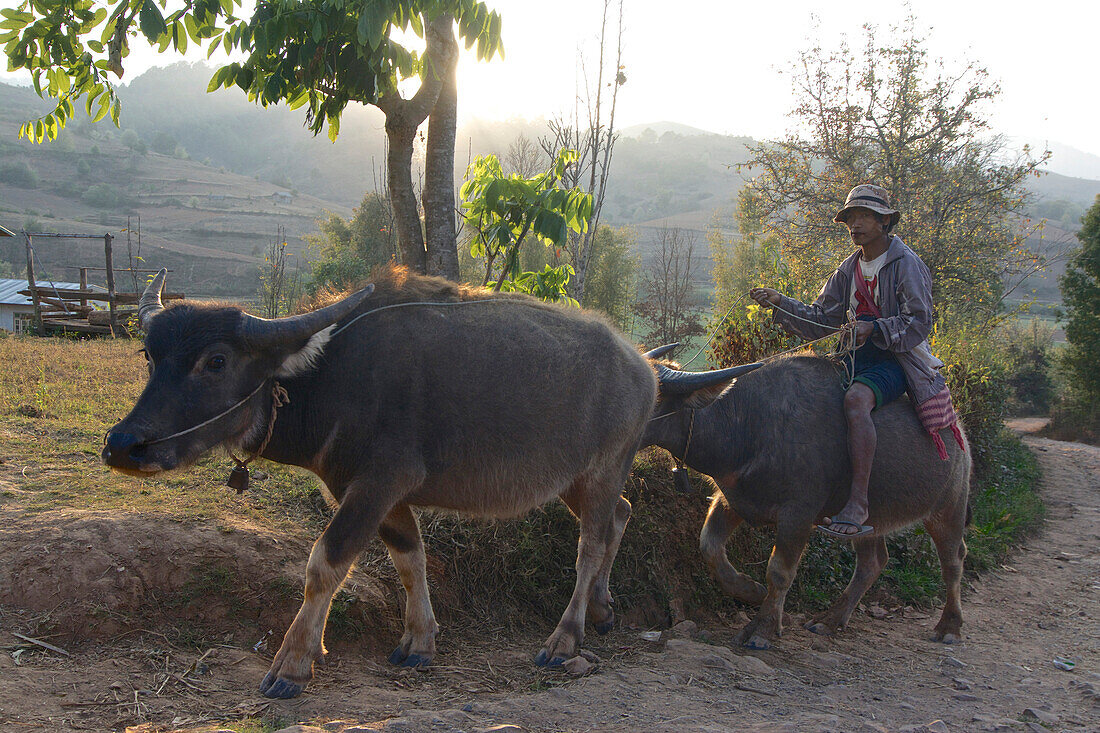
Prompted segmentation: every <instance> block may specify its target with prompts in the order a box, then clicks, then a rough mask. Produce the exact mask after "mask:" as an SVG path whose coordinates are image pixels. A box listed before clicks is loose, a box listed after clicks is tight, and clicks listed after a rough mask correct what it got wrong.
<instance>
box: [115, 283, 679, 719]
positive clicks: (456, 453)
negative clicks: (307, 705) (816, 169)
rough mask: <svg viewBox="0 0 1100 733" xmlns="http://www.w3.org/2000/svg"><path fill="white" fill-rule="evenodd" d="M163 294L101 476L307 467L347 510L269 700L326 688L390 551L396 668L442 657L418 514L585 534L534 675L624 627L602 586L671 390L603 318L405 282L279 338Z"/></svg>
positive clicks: (218, 309) (145, 322)
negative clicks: (639, 456) (363, 581)
mask: <svg viewBox="0 0 1100 733" xmlns="http://www.w3.org/2000/svg"><path fill="white" fill-rule="evenodd" d="M163 283H164V273H163V271H162V272H161V274H160V275H159V276H158V277H157V278H156V279H155V280H154V281H153V282H152V283H151V284H150V286H149V288H147V289H146V292H145V294H144V295H143V297H142V299H141V304H140V306H139V318H140V320H141V322H142V326H143V328H144V330H145V331H146V339H145V351H146V354H147V356H148V359H149V367H150V377H149V382H148V384H147V385H146V387H145V390H144V391H143V392H142V394H141V396H140V397H139V398H138V401H137V404H136V405H135V406H134V408H133V410H132V411H131V412H130V414H129V415H128V416H126V417H125V418H124V419H123V420H122V421H121V422H119V423H118V424H117V425H115V426H114V427H113V428H112V429H111V431H110V433H109V434H108V436H107V438H106V445H105V448H104V450H103V459H104V461H105V462H106V463H107V464H108V465H109V466H111V467H112V468H114V469H117V470H119V471H122V472H124V473H128V474H132V475H137V476H151V475H154V474H158V473H160V472H161V471H166V470H170V469H174V468H180V467H185V466H187V465H189V464H191V463H193V462H194V461H195V460H196V459H197V458H198V457H199V456H200V455H201V454H202V453H204V452H205V451H208V450H210V449H211V448H214V447H217V446H224V447H228V448H230V449H237V450H242V451H245V452H252V453H253V454H256V453H259V454H260V455H262V456H263V457H264V458H267V459H269V460H272V461H276V462H279V463H286V464H292V465H297V466H303V467H305V468H308V469H309V470H311V471H313V472H314V473H316V474H317V475H318V476H319V477H320V478H321V480H322V481H323V483H324V484H325V486H326V487H327V489H328V491H329V492H330V493H331V495H332V497H333V498H334V499H335V500H336V501H337V502H338V503H339V508H338V509H337V511H336V514H335V516H334V517H333V519H332V522H331V523H330V524H329V526H328V527H327V528H326V529H325V531H324V532H323V533H322V534H321V536H320V538H319V539H318V540H317V542H316V543H315V544H314V546H313V550H312V552H311V553H310V556H309V563H308V565H307V568H306V582H305V599H304V601H303V603H302V607H301V610H300V611H299V612H298V615H297V616H296V617H295V619H294V622H293V623H292V624H291V626H290V629H289V630H288V631H287V633H286V636H285V637H284V639H283V643H282V646H281V647H280V648H279V652H278V653H277V654H276V655H275V659H274V662H273V663H272V665H271V669H270V671H269V672H268V673H267V676H266V677H265V678H264V680H263V682H262V683H261V685H260V690H261V691H262V692H263V694H264V695H266V696H268V697H293V696H295V695H298V694H299V693H300V692H301V691H302V689H303V687H304V686H305V684H306V683H307V682H308V681H309V680H310V679H311V678H312V674H313V672H312V667H313V662H314V660H317V659H319V658H320V657H321V656H322V655H323V654H324V627H325V621H326V618H327V616H328V610H329V605H330V602H331V600H332V596H333V593H335V592H336V590H337V588H338V587H339V586H340V584H341V583H342V582H343V581H344V578H345V577H346V575H347V573H348V571H349V569H350V567H351V564H352V563H353V562H354V560H355V559H356V557H357V556H358V555H359V553H360V552H361V551H362V550H363V548H364V547H365V546H366V545H367V543H368V542H369V541H370V540H371V538H373V537H374V536H375V535H376V534H377V535H378V536H379V537H380V538H381V539H382V541H383V542H384V543H385V544H386V547H387V548H388V550H389V553H390V556H391V558H392V559H393V563H394V565H395V566H396V568H397V571H398V574H399V575H400V577H401V582H402V585H403V586H404V588H405V591H406V594H407V603H406V608H405V633H404V635H403V636H402V637H401V641H400V644H399V645H398V647H397V648H396V649H395V650H394V652H393V653H392V654H391V655H390V661H391V662H393V663H395V664H402V665H406V666H419V665H424V664H427V663H428V662H429V661H430V660H431V659H432V657H433V655H434V654H435V634H436V632H437V631H438V628H439V627H438V625H437V624H436V620H435V615H434V613H433V611H432V606H431V601H430V600H429V597H428V585H427V579H426V576H425V555H424V545H423V542H422V540H421V536H420V531H419V528H418V526H417V520H416V517H415V515H414V514H413V512H412V510H411V509H410V507H411V506H421V507H437V508H441V509H445V510H453V511H457V512H462V513H467V514H476V515H482V516H495V517H502V516H516V515H519V514H521V513H523V512H525V511H527V510H529V509H531V508H533V507H536V506H538V505H540V504H542V503H545V502H546V501H549V500H550V499H552V498H554V497H561V499H562V500H563V501H564V502H565V503H566V505H567V506H568V507H569V508H570V510H571V511H572V512H573V513H574V514H575V515H576V516H577V517H578V519H579V521H580V541H579V546H578V554H577V583H576V588H575V589H574V592H573V596H572V598H571V600H570V602H569V604H568V606H567V607H566V609H565V612H564V614H563V615H562V618H561V621H560V623H559V624H558V626H557V628H556V629H555V630H554V632H553V633H552V634H551V635H550V637H549V638H548V639H547V640H546V643H545V645H544V646H543V648H542V650H541V651H540V652H539V653H538V656H537V657H536V662H537V663H540V664H547V663H549V664H555V663H560V662H562V661H564V659H566V658H568V657H571V656H573V655H574V654H576V653H577V650H578V646H579V644H580V642H581V639H582V637H583V630H584V624H585V613H586V609H587V610H588V611H589V613H590V617H591V619H592V621H593V622H594V624H595V625H596V628H597V631H606V630H607V629H608V628H610V625H611V623H612V620H613V618H614V614H613V611H612V609H611V606H610V603H611V594H610V592H609V590H608V576H609V574H610V572H611V565H612V562H613V561H614V559H615V553H616V551H617V550H618V546H619V540H620V538H621V537H622V533H623V529H624V528H625V526H626V523H627V520H628V519H629V517H630V512H631V509H630V503H629V502H627V501H626V499H624V498H622V496H621V491H622V487H623V483H624V481H625V480H626V478H627V475H628V473H629V471H630V465H631V460H632V458H633V456H634V453H635V451H636V450H637V449H638V446H639V443H640V441H641V437H642V432H643V430H644V428H645V425H646V422H647V420H648V419H649V417H650V415H651V412H652V410H653V407H654V404H655V402H656V396H657V379H656V376H655V374H654V369H653V367H652V366H651V365H650V364H649V363H648V362H647V361H646V360H645V359H644V358H643V357H642V355H641V354H639V353H638V351H637V349H636V348H635V347H634V346H632V345H631V344H630V343H629V342H628V341H627V340H626V339H625V338H624V337H623V336H621V335H620V334H619V333H617V332H616V331H615V330H614V329H613V328H612V327H610V326H609V325H608V324H607V323H606V322H605V321H603V320H602V319H601V318H600V317H598V316H595V315H593V314H590V313H586V312H583V311H581V310H578V309H571V308H565V307H558V306H555V305H550V304H546V303H543V302H541V301H538V300H535V299H533V298H530V297H527V296H523V295H507V294H493V293H489V292H488V291H484V290H480V289H470V288H467V287H462V286H457V285H455V284H453V283H449V282H447V281H444V280H440V279H436V278H424V277H419V276H414V275H410V274H409V273H408V272H407V271H406V270H404V269H402V268H397V267H389V268H385V269H383V270H381V271H378V272H376V273H375V277H374V282H373V284H372V286H370V287H367V288H365V289H363V290H361V291H359V292H358V293H355V294H353V295H350V296H348V297H346V298H344V299H343V300H340V301H339V302H336V303H333V304H331V305H328V306H326V307H324V308H321V309H319V310H315V311H313V312H311V313H306V314H303V315H300V316H293V317H288V318H283V319H278V320H270V321H269V320H264V319H260V318H256V317H253V316H250V315H248V314H245V313H243V312H242V311H241V310H240V309H239V308H235V307H224V306H211V305H198V304H191V303H185V304H180V305H175V306H173V307H170V308H167V309H165V308H163V307H162V305H161V302H160V293H161V291H162V289H163ZM372 291H373V292H372ZM276 383H277V384H278V387H277V386H276ZM279 387H281V390H280V389H279ZM282 390H285V392H283V391H282ZM273 395H274V396H273Z"/></svg>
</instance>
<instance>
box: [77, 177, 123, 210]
mask: <svg viewBox="0 0 1100 733" xmlns="http://www.w3.org/2000/svg"><path fill="white" fill-rule="evenodd" d="M80 199H81V200H82V201H83V202H84V203H86V204H90V205H92V206H95V207H97V208H100V209H117V208H119V207H120V206H122V205H123V204H125V203H127V199H126V197H125V196H124V195H123V193H122V191H121V190H119V188H118V187H117V186H112V185H111V184H109V183H94V184H92V185H91V186H88V188H87V190H86V191H84V194H83V195H82V196H81V197H80Z"/></svg>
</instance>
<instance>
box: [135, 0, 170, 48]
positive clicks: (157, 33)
mask: <svg viewBox="0 0 1100 733" xmlns="http://www.w3.org/2000/svg"><path fill="white" fill-rule="evenodd" d="M138 27H139V28H141V32H142V34H143V35H144V36H145V37H146V38H147V39H149V41H150V42H155V41H156V40H157V39H158V38H160V37H161V36H162V35H164V34H165V33H167V32H168V26H167V25H166V24H165V22H164V16H163V15H161V13H160V8H158V7H157V4H156V2H154V0H145V2H144V3H142V6H141V11H140V12H139V13H138Z"/></svg>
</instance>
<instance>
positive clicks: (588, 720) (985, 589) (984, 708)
mask: <svg viewBox="0 0 1100 733" xmlns="http://www.w3.org/2000/svg"><path fill="white" fill-rule="evenodd" d="M1026 441H1027V443H1028V445H1029V446H1031V447H1032V449H1033V450H1034V451H1036V455H1037V456H1038V457H1039V460H1040V462H1041V464H1042V467H1043V472H1044V482H1043V494H1044V500H1045V502H1046V505H1047V507H1048V509H1049V517H1048V521H1047V522H1046V524H1045V526H1044V529H1043V531H1042V533H1041V534H1040V535H1039V536H1038V537H1036V538H1035V539H1034V540H1033V541H1031V542H1030V543H1029V545H1028V546H1027V547H1026V548H1024V549H1022V550H1021V551H1020V552H1019V553H1018V554H1017V555H1016V556H1015V558H1014V560H1013V561H1012V565H1011V567H1009V566H1006V567H1004V568H1003V569H1002V570H1001V571H998V572H997V573H993V574H990V575H987V576H986V577H983V578H981V579H980V580H978V581H977V582H975V583H973V584H972V585H971V587H970V588H969V590H968V591H967V592H965V593H964V601H963V612H964V615H965V625H964V627H963V641H962V642H961V643H960V644H957V645H955V646H950V647H948V646H943V645H940V644H936V643H934V642H931V641H928V640H927V637H928V635H929V633H930V631H931V627H932V625H933V624H934V623H935V620H936V617H937V615H936V614H926V613H916V612H913V611H905V610H904V609H892V610H887V609H880V608H877V607H872V608H870V609H867V611H866V612H864V613H857V615H856V616H855V617H854V618H853V620H852V624H851V626H850V627H849V629H848V630H847V631H845V632H844V633H843V634H841V635H839V636H838V637H836V638H823V637H818V636H815V635H813V634H810V633H808V632H805V631H803V630H802V629H801V628H800V626H798V625H797V624H796V625H794V626H793V628H789V630H788V633H787V634H786V635H785V636H784V638H783V639H782V641H781V643H780V644H779V645H778V647H777V648H776V649H775V650H774V651H769V652H755V653H753V654H752V655H751V656H750V655H747V654H742V653H741V652H740V650H737V651H733V650H731V649H730V648H729V647H728V644H729V643H730V639H731V637H732V635H733V633H734V631H735V629H733V628H707V629H692V628H691V624H690V622H689V623H688V624H687V625H686V626H681V627H678V628H677V629H675V630H673V631H672V632H665V635H664V638H663V639H662V640H661V641H660V642H649V641H645V640H642V639H640V638H639V636H638V632H636V631H627V630H623V631H616V632H614V633H612V634H610V635H609V636H607V637H603V638H601V639H593V640H591V643H590V644H589V647H590V648H591V649H592V650H594V651H595V652H596V654H598V655H600V656H601V657H602V660H601V662H600V664H599V665H598V668H597V669H596V670H595V672H594V673H592V674H590V675H588V676H585V677H582V678H580V679H575V680H571V679H567V678H563V677H560V676H554V675H546V674H543V673H539V672H535V671H534V670H532V669H531V666H530V664H529V661H528V654H527V653H528V652H529V651H531V650H532V649H534V648H537V646H538V642H539V639H538V638H537V637H535V636H533V635H532V636H531V638H521V639H517V638H515V637H514V636H511V637H505V636H504V635H501V637H500V638H485V637H484V636H480V637H478V638H475V639H470V640H468V641H466V640H461V634H460V633H456V634H454V635H453V636H452V637H451V638H450V639H448V638H446V637H445V636H444V637H442V638H441V645H440V659H439V660H438V662H439V666H438V667H434V668H433V670H432V671H431V672H428V673H416V672H395V671H393V670H392V669H390V668H388V667H387V666H386V665H385V663H384V660H383V659H382V658H381V656H380V655H371V654H370V653H366V652H364V653H361V654H356V653H347V654H344V655H342V656H341V657H340V658H338V659H337V660H335V663H334V664H331V665H329V666H327V667H326V668H324V669H322V670H321V671H320V672H319V675H318V679H317V680H316V681H315V682H314V683H313V684H312V685H311V687H310V688H309V690H308V691H307V693H306V694H305V695H303V697H301V698H299V699H297V700H293V701H289V702H282V701H279V702H267V701H264V700H263V699H262V698H260V697H259V696H258V695H257V694H256V693H255V692H254V686H255V684H256V682H257V681H258V680H259V679H260V677H261V676H262V674H263V672H264V671H265V667H266V661H265V659H263V658H262V657H261V656H260V655H258V654H253V653H251V652H248V651H242V650H240V649H238V648H232V647H231V646H226V647H218V648H215V649H214V650H213V651H212V652H211V654H209V655H208V656H207V658H206V660H205V661H204V662H203V664H204V665H206V666H207V667H208V668H209V672H208V673H207V674H205V675H201V676H200V675H198V674H195V673H192V674H191V675H190V676H188V675H186V674H183V673H184V672H185V671H186V670H187V669H188V667H189V666H190V664H191V663H192V662H193V661H195V658H196V657H197V656H198V654H192V653H179V652H172V651H170V650H167V651H166V650H162V649H159V648H157V647H156V646H155V644H154V645H152V646H151V645H150V644H151V642H145V643H143V644H141V645H138V646H132V647H130V646H126V645H125V644H124V643H123V642H122V641H119V642H117V643H113V644H112V645H107V646H104V645H97V646H89V647H88V649H86V650H79V651H77V652H76V657H75V658H73V659H62V658H58V657H57V656H56V655H52V654H36V655H30V654H27V655H25V656H26V657H27V658H24V659H21V660H19V661H20V663H19V664H16V661H15V660H13V659H12V656H11V654H10V653H4V654H2V655H0V727H2V728H3V729H4V730H68V729H84V730H123V729H124V728H126V727H127V726H134V725H138V724H141V723H145V726H143V727H140V728H138V729H139V730H149V731H152V730H168V729H187V730H202V731H213V730H219V727H218V725H217V722H218V721H224V720H226V719H227V718H233V717H236V718H238V719H239V718H241V717H243V716H246V715H257V716H259V715H264V716H268V717H269V718H275V719H278V720H281V721H285V722H286V724H289V723H291V722H294V721H311V722H313V723H314V724H318V725H322V724H323V725H325V727H326V728H327V729H328V730H333V731H338V730H345V731H349V733H350V731H362V730H376V729H379V730H388V731H409V732H419V731H448V732H451V733H454V732H455V731H467V732H469V733H473V731H478V730H483V729H488V728H490V727H492V726H499V725H503V724H511V725H512V726H516V727H515V728H502V730H527V731H589V730H599V731H726V730H740V731H816V730H822V731H834V730H840V731H899V730H912V731H922V730H929V731H964V730H965V731H970V730H990V731H994V730H1029V729H1032V730H1037V731H1038V730H1045V729H1052V730H1074V731H1076V730H1080V731H1100V449H1098V448H1094V447H1090V446H1085V445H1080V444H1075V443H1060V442H1055V441H1050V440H1045V439H1041V438H1035V437H1028V438H1026ZM794 620H795V621H796V622H797V621H801V620H802V619H799V618H798V617H796V618H795V619H794ZM4 626H5V627H7V626H9V625H8V624H4ZM153 641H155V639H153ZM10 642H11V638H10V637H9V636H8V634H7V633H6V631H5V632H2V633H0V643H3V644H8V643H10ZM1055 657H1066V658H1069V659H1071V660H1072V661H1073V662H1075V663H1076V669H1074V670H1073V671H1064V670H1061V669H1058V668H1057V667H1056V666H1055V665H1054V664H1053V663H1052V661H1053V660H1054V658H1055ZM448 665H451V666H448ZM158 670H163V672H158ZM199 671H204V670H202V669H200V670H199ZM158 674H159V676H158ZM160 679H163V680H164V682H163V684H162V689H161V690H159V693H160V694H157V693H158V691H157V690H151V689H148V688H149V687H151V686H152V684H151V682H150V680H160ZM147 721H148V722H147ZM1040 724H1041V725H1040Z"/></svg>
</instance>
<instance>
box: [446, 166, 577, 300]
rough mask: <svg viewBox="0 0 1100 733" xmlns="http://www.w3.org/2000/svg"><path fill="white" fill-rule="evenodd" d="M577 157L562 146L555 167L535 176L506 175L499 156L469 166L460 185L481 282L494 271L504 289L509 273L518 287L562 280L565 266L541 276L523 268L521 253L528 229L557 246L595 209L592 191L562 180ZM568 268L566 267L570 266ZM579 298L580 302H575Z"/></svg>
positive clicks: (539, 237) (484, 282) (472, 252)
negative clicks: (479, 263) (564, 185)
mask: <svg viewBox="0 0 1100 733" xmlns="http://www.w3.org/2000/svg"><path fill="white" fill-rule="evenodd" d="M576 160H577V153H576V151H573V150H563V151H561V152H560V153H559V154H558V156H557V157H556V158H555V159H554V162H553V163H552V164H551V166H550V167H549V168H548V169H547V170H546V171H543V172H542V173H539V174H538V175H537V176H535V177H534V178H524V177H523V176H522V175H520V174H519V173H512V174H511V175H508V174H505V173H504V170H503V168H502V167H501V165H500V160H499V159H498V158H497V156H495V155H485V156H479V157H477V158H475V159H474V162H473V163H471V164H470V167H469V168H468V169H467V171H466V182H465V183H463V184H462V190H461V196H462V200H463V203H462V209H463V212H462V215H463V218H464V220H465V222H466V225H467V226H469V227H471V228H472V229H473V232H474V235H473V237H472V238H471V239H470V254H471V255H472V256H473V257H474V258H476V259H481V260H484V267H485V269H484V280H483V284H488V282H489V280H490V279H491V278H492V277H493V276H494V275H496V276H497V281H496V286H495V289H496V290H503V289H505V288H504V281H505V280H506V279H509V278H511V280H512V281H513V285H512V286H510V287H509V288H507V289H512V290H514V289H519V287H520V285H519V284H518V283H520V281H521V278H522V282H527V283H536V282H541V283H549V282H551V280H553V281H560V280H561V279H562V277H563V276H565V280H564V282H568V275H571V274H573V271H572V268H571V267H570V268H569V271H568V273H567V272H566V270H564V269H562V268H560V267H559V268H556V269H557V270H558V271H559V272H558V273H557V274H555V275H552V276H551V275H549V274H548V273H546V272H545V271H544V273H541V275H542V279H541V280H539V275H536V274H535V273H521V272H520V270H519V252H520V248H521V247H522V246H523V243H524V240H525V239H526V238H527V236H528V234H532V235H534V237H535V239H537V240H538V241H540V242H542V243H543V244H545V245H547V246H549V247H554V248H559V247H561V246H562V245H563V244H564V243H565V240H566V237H567V236H568V233H569V232H570V231H573V232H579V231H583V230H584V228H585V227H587V226H588V217H589V215H590V214H591V212H592V196H591V195H589V194H587V193H585V192H584V191H582V190H581V189H579V188H562V187H561V186H560V182H561V180H562V176H563V175H564V173H565V171H566V169H567V167H568V166H569V165H571V164H572V163H574V162H575V161H576ZM566 267H567V266H566ZM548 278H549V279H548ZM573 302H576V301H573Z"/></svg>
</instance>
